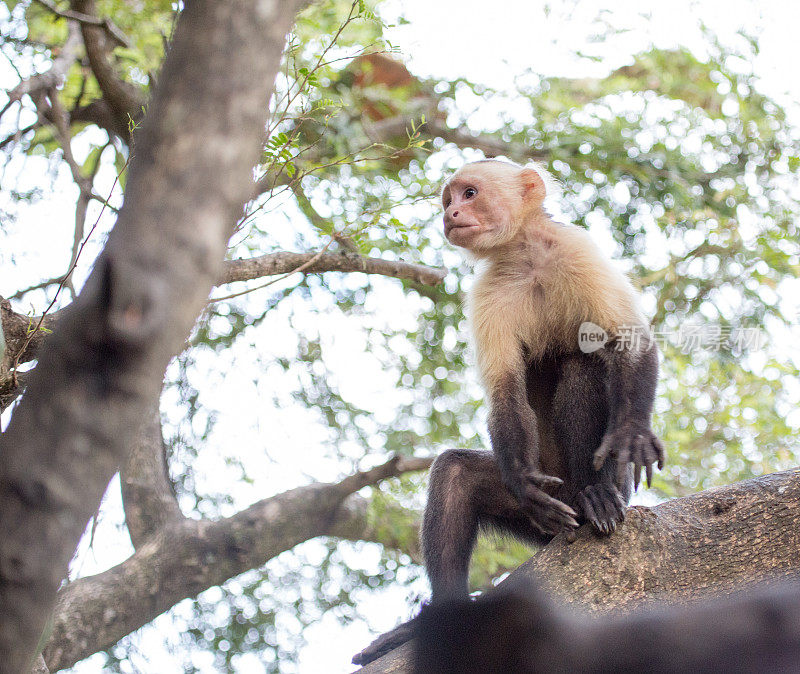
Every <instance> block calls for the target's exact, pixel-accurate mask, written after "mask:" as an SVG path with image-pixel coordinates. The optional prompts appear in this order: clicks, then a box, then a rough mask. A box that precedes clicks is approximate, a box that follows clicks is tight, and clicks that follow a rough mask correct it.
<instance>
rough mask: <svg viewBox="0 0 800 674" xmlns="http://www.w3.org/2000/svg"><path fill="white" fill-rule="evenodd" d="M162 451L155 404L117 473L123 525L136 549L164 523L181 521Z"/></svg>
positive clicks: (158, 419)
mask: <svg viewBox="0 0 800 674" xmlns="http://www.w3.org/2000/svg"><path fill="white" fill-rule="evenodd" d="M164 451H165V448H164V439H163V436H162V434H161V414H160V412H159V409H158V401H155V403H154V404H153V405H152V407H151V408H150V409H149V410H148V411H147V413H146V414H145V420H144V424H143V426H142V428H141V430H140V432H139V435H138V437H137V439H136V442H135V443H133V449H132V450H131V453H130V455H129V456H128V461H127V463H126V464H125V465H124V466H123V467H122V470H121V471H120V484H121V487H122V505H123V507H124V509H125V524H126V525H127V527H128V533H129V534H130V537H131V542H132V543H133V546H134V548H136V549H137V550H138V549H139V548H140V547H141V546H142V545H143V544H144V543H145V542H146V541H147V540H148V538H150V537H151V536H152V535H153V534H155V532H156V531H158V530H159V529H161V528H162V527H164V526H166V525H167V523H169V522H173V521H177V520H179V519H182V518H183V514H182V513H181V511H180V508H179V507H178V502H177V500H176V499H175V492H174V491H173V489H172V485H171V484H170V481H169V477H168V474H167V463H166V456H165V453H164Z"/></svg>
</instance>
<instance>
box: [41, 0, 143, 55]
mask: <svg viewBox="0 0 800 674" xmlns="http://www.w3.org/2000/svg"><path fill="white" fill-rule="evenodd" d="M34 1H35V2H38V3H39V4H40V5H42V6H43V7H46V8H47V9H49V10H50V11H51V12H52V13H53V14H55V15H56V16H60V17H61V18H62V19H69V20H70V21H75V22H77V23H79V24H85V25H87V26H100V27H101V28H104V29H105V31H106V32H107V33H108V35H109V37H111V38H112V39H113V40H114V41H115V42H116V43H117V44H118V45H119V46H120V47H127V48H130V47H131V41H130V40H129V39H128V38H127V36H126V35H125V33H123V32H122V31H121V30H120V29H119V28H118V27H117V26H116V25H114V23H112V21H111V19H108V18H106V19H100V18H98V17H96V16H89V15H88V14H83V13H81V12H73V11H71V10H65V11H63V10H60V9H59V8H58V7H56V5H55V3H54V2H52V0H34Z"/></svg>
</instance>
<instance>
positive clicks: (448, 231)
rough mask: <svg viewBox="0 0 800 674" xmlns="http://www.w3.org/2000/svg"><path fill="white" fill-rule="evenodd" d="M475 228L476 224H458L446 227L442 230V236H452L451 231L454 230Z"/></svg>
mask: <svg viewBox="0 0 800 674" xmlns="http://www.w3.org/2000/svg"><path fill="white" fill-rule="evenodd" d="M477 226H478V225H477V224H476V223H464V224H463V225H462V224H460V223H459V224H452V225H447V226H446V227H445V228H444V235H445V236H450V234H452V233H453V231H454V230H456V229H472V228H473V227H477Z"/></svg>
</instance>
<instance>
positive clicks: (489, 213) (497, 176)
mask: <svg viewBox="0 0 800 674" xmlns="http://www.w3.org/2000/svg"><path fill="white" fill-rule="evenodd" d="M528 173H533V174H534V175H535V176H536V178H537V179H538V180H539V183H540V184H541V178H539V177H538V175H537V174H536V173H535V172H534V171H531V170H530V169H521V168H520V167H519V166H516V165H514V164H508V163H505V162H500V161H482V162H476V163H473V164H467V165H466V166H464V167H463V168H462V169H460V170H459V171H458V172H457V173H456V174H455V175H454V176H453V177H452V178H451V179H450V181H449V182H448V183H447V184H446V185H445V187H444V190H443V191H442V206H443V208H444V235H445V236H446V237H447V240H448V241H449V242H450V243H452V244H453V245H454V246H459V247H461V248H466V249H468V250H470V251H472V252H473V253H475V254H478V255H480V254H482V253H483V254H485V253H487V252H488V251H490V250H492V249H494V248H497V247H498V246H502V245H503V244H505V243H508V242H510V241H512V240H513V239H514V237H515V236H516V235H517V233H518V232H519V230H520V229H521V226H522V223H523V222H524V221H525V219H526V217H527V215H528V212H529V210H530V208H531V204H532V198H533V195H532V193H531V190H530V189H528V187H527V183H526V180H524V179H523V178H525V177H526V176H527V174H528ZM539 203H540V202H539Z"/></svg>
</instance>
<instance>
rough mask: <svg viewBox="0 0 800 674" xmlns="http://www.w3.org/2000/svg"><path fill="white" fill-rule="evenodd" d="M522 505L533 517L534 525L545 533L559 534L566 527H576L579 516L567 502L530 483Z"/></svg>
mask: <svg viewBox="0 0 800 674" xmlns="http://www.w3.org/2000/svg"><path fill="white" fill-rule="evenodd" d="M522 507H523V509H524V510H525V512H527V513H528V516H529V517H530V518H531V521H532V522H533V524H534V526H536V527H537V528H539V529H541V530H542V531H543V532H544V533H548V534H557V533H559V532H560V531H563V530H564V529H569V528H575V527H577V526H578V521H577V520H576V519H575V518H576V517H577V516H578V513H576V512H575V511H574V510H573V509H572V508H570V507H569V506H568V505H567V504H566V503H562V502H561V501H559V500H558V499H555V498H553V497H552V496H550V495H548V494H545V493H544V492H543V491H541V490H539V489H537V488H536V487H534V486H532V485H530V486H529V487H528V488H527V489H526V490H525V493H524V495H523V499H522Z"/></svg>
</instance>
